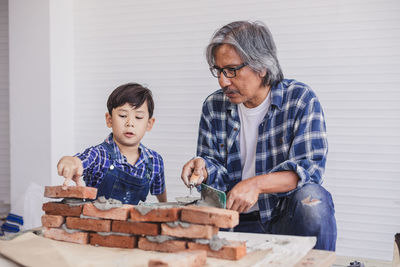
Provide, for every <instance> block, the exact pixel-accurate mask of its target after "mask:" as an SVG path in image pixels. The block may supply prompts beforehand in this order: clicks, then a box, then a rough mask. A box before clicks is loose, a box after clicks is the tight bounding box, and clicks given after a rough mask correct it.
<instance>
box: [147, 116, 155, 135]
mask: <svg viewBox="0 0 400 267" xmlns="http://www.w3.org/2000/svg"><path fill="white" fill-rule="evenodd" d="M155 121H156V119H155V118H154V117H152V118H150V119H149V120H148V122H147V127H146V132H149V131H151V128H153V125H154V122H155Z"/></svg>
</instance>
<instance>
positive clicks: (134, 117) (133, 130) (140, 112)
mask: <svg viewBox="0 0 400 267" xmlns="http://www.w3.org/2000/svg"><path fill="white" fill-rule="evenodd" d="M106 123H107V127H109V128H112V131H113V136H114V140H115V142H116V143H117V145H118V147H119V148H120V149H121V150H123V149H124V148H135V147H136V148H138V147H139V144H140V140H142V138H143V136H144V134H145V132H146V131H150V130H151V128H152V127H153V124H154V118H149V111H148V109H147V101H145V102H144V103H143V105H141V106H140V107H137V108H134V107H132V106H131V105H130V104H129V103H125V104H124V105H122V106H119V107H117V108H114V109H113V110H112V115H110V114H109V113H108V112H107V113H106Z"/></svg>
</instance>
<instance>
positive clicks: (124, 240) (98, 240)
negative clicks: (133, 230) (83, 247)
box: [89, 233, 137, 248]
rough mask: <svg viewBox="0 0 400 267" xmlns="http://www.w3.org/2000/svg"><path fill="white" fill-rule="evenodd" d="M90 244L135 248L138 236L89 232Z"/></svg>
mask: <svg viewBox="0 0 400 267" xmlns="http://www.w3.org/2000/svg"><path fill="white" fill-rule="evenodd" d="M89 239H90V244H91V245H94V246H96V245H99V246H102V247H111V248H135V247H137V244H136V243H137V237H136V236H123V235H112V234H111V235H100V234H97V233H90V234H89Z"/></svg>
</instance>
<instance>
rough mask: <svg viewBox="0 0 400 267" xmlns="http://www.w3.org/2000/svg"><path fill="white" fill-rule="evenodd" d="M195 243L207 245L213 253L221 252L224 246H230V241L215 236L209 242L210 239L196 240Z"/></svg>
mask: <svg viewBox="0 0 400 267" xmlns="http://www.w3.org/2000/svg"><path fill="white" fill-rule="evenodd" d="M194 242H196V243H198V244H203V245H207V244H208V246H209V247H210V249H211V250H213V251H218V250H220V249H221V248H222V247H223V246H225V245H229V241H228V240H226V239H225V238H219V237H218V236H217V235H213V237H212V238H211V239H210V240H208V239H195V240H194Z"/></svg>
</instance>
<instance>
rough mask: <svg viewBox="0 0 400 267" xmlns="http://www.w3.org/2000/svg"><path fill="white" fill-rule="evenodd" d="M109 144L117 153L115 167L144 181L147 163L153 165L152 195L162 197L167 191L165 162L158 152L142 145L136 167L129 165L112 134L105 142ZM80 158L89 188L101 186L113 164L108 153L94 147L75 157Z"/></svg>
mask: <svg viewBox="0 0 400 267" xmlns="http://www.w3.org/2000/svg"><path fill="white" fill-rule="evenodd" d="M105 141H106V142H107V143H109V144H112V145H113V147H114V152H116V153H115V154H116V157H117V159H116V162H115V167H117V168H120V169H122V170H123V171H125V172H127V173H129V174H131V175H133V176H135V177H139V178H142V179H145V178H146V171H147V170H146V163H147V162H149V161H150V162H149V164H153V174H152V176H151V180H150V193H151V194H152V195H160V194H162V193H163V192H164V190H165V178H164V162H163V159H162V157H161V155H159V154H158V153H157V152H155V151H154V150H151V149H149V148H147V147H145V146H144V145H142V144H140V145H139V148H140V156H139V159H138V160H137V162H136V163H135V166H132V165H131V164H129V163H128V161H127V159H126V157H125V156H124V155H123V154H122V153H121V152H120V150H119V148H118V146H117V144H116V143H115V142H114V139H113V135H112V133H111V134H110V135H109V136H108V137H107V138H106V140H105ZM75 156H76V157H78V158H80V160H81V161H82V165H83V169H84V170H83V179H84V181H85V183H86V185H87V186H91V187H96V188H98V187H99V186H100V183H101V182H102V181H103V177H104V175H105V173H106V172H107V170H108V169H109V167H110V165H111V162H110V160H109V158H108V153H107V151H106V150H105V149H104V148H103V146H101V145H97V146H92V147H89V148H87V149H86V150H85V151H84V152H83V153H78V154H76V155H75ZM151 161H152V162H151Z"/></svg>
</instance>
